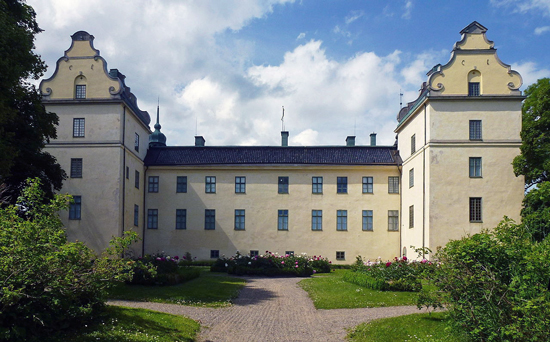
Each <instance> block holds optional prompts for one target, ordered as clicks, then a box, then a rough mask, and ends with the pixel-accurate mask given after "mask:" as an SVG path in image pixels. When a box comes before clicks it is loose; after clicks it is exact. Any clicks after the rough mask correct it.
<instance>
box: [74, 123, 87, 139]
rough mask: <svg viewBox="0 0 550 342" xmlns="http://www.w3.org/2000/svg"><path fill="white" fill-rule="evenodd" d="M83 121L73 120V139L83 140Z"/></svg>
mask: <svg viewBox="0 0 550 342" xmlns="http://www.w3.org/2000/svg"><path fill="white" fill-rule="evenodd" d="M84 126H85V120H84V119H83V118H81V119H73V138H84Z"/></svg>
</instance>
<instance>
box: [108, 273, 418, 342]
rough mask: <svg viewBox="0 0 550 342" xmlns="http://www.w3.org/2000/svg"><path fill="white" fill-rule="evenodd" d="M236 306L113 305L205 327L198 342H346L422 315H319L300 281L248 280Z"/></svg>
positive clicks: (399, 309)
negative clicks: (369, 326) (354, 333)
mask: <svg viewBox="0 0 550 342" xmlns="http://www.w3.org/2000/svg"><path fill="white" fill-rule="evenodd" d="M246 280H247V283H246V286H245V287H244V288H243V289H242V290H241V293H240V294H239V298H237V299H236V300H235V304H234V305H232V306H230V307H227V308H221V309H212V308H197V307H192V306H183V305H177V304H162V303H149V302H129V301H109V304H111V305H120V306H127V307H134V308H144V309H150V310H155V311H161V312H166V313H171V314H175V315H184V316H187V317H190V318H192V319H194V320H196V321H198V322H200V323H201V326H202V330H201V333H200V334H199V336H198V338H197V340H198V341H202V342H210V341H212V342H221V341H243V342H244V341H266V342H267V341H344V340H345V336H346V335H347V329H349V328H353V327H354V326H356V325H358V324H360V323H362V322H366V321H371V320H373V319H378V318H383V317H394V316H401V315H406V314H411V313H418V312H419V311H418V309H417V308H416V307H413V306H394V307H386V308H370V309H335V310H316V309H315V307H314V306H313V303H312V301H311V299H309V297H308V295H307V293H306V292H305V291H304V290H302V288H300V287H299V286H298V285H297V283H298V281H300V280H301V278H257V277H247V278H246Z"/></svg>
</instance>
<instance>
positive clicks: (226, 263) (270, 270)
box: [210, 251, 330, 277]
mask: <svg viewBox="0 0 550 342" xmlns="http://www.w3.org/2000/svg"><path fill="white" fill-rule="evenodd" d="M325 265H326V266H325ZM327 269H328V271H326V270H327ZM210 270H211V271H212V272H227V273H229V274H236V275H265V276H296V277H308V276H310V275H312V274H313V273H322V272H330V263H329V261H328V259H326V258H322V257H321V256H319V257H317V256H315V257H313V258H312V257H309V256H307V255H284V256H283V255H278V254H277V253H272V252H269V251H266V252H265V254H262V255H256V256H250V255H241V254H240V253H239V252H237V254H235V255H234V256H232V257H230V258H220V259H218V260H216V262H215V263H214V265H212V267H211V268H210Z"/></svg>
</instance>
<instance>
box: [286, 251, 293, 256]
mask: <svg viewBox="0 0 550 342" xmlns="http://www.w3.org/2000/svg"><path fill="white" fill-rule="evenodd" d="M286 255H288V256H293V255H294V251H285V256H286Z"/></svg>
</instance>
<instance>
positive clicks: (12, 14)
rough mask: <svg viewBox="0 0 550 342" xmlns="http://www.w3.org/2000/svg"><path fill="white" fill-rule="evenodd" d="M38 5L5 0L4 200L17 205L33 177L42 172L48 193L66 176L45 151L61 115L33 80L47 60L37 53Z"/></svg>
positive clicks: (0, 195)
mask: <svg viewBox="0 0 550 342" xmlns="http://www.w3.org/2000/svg"><path fill="white" fill-rule="evenodd" d="M35 16H36V14H35V12H34V10H33V9H32V7H30V6H28V5H26V4H25V3H24V2H23V1H22V0H0V32H2V34H0V160H2V163H0V184H1V186H0V203H3V204H6V203H9V204H14V203H15V202H16V200H17V197H18V196H19V194H20V193H21V189H22V188H23V187H24V184H25V180H26V179H27V178H29V177H39V178H40V179H41V180H42V188H43V190H44V191H45V192H46V195H47V198H53V190H54V189H55V190H60V189H61V185H62V182H63V179H65V178H66V175H65V172H64V171H63V170H62V169H61V166H60V165H59V164H57V163H56V160H55V158H54V157H53V156H52V155H50V154H49V153H47V152H44V151H42V148H43V147H44V146H45V142H49V140H50V139H53V138H56V125H57V123H58V117H57V115H56V114H55V113H49V112H47V111H46V110H45V108H44V106H43V105H42V103H41V95H40V93H39V91H38V90H37V89H36V87H35V86H34V85H32V84H31V83H30V82H29V80H30V79H34V80H37V79H39V78H40V77H41V76H42V75H43V73H44V71H45V70H46V65H45V64H44V62H43V61H42V60H41V59H40V56H38V55H36V54H35V53H34V52H33V51H32V49H33V48H34V36H35V35H36V34H37V33H39V32H40V31H41V29H40V28H39V27H38V24H37V23H36V21H35Z"/></svg>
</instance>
